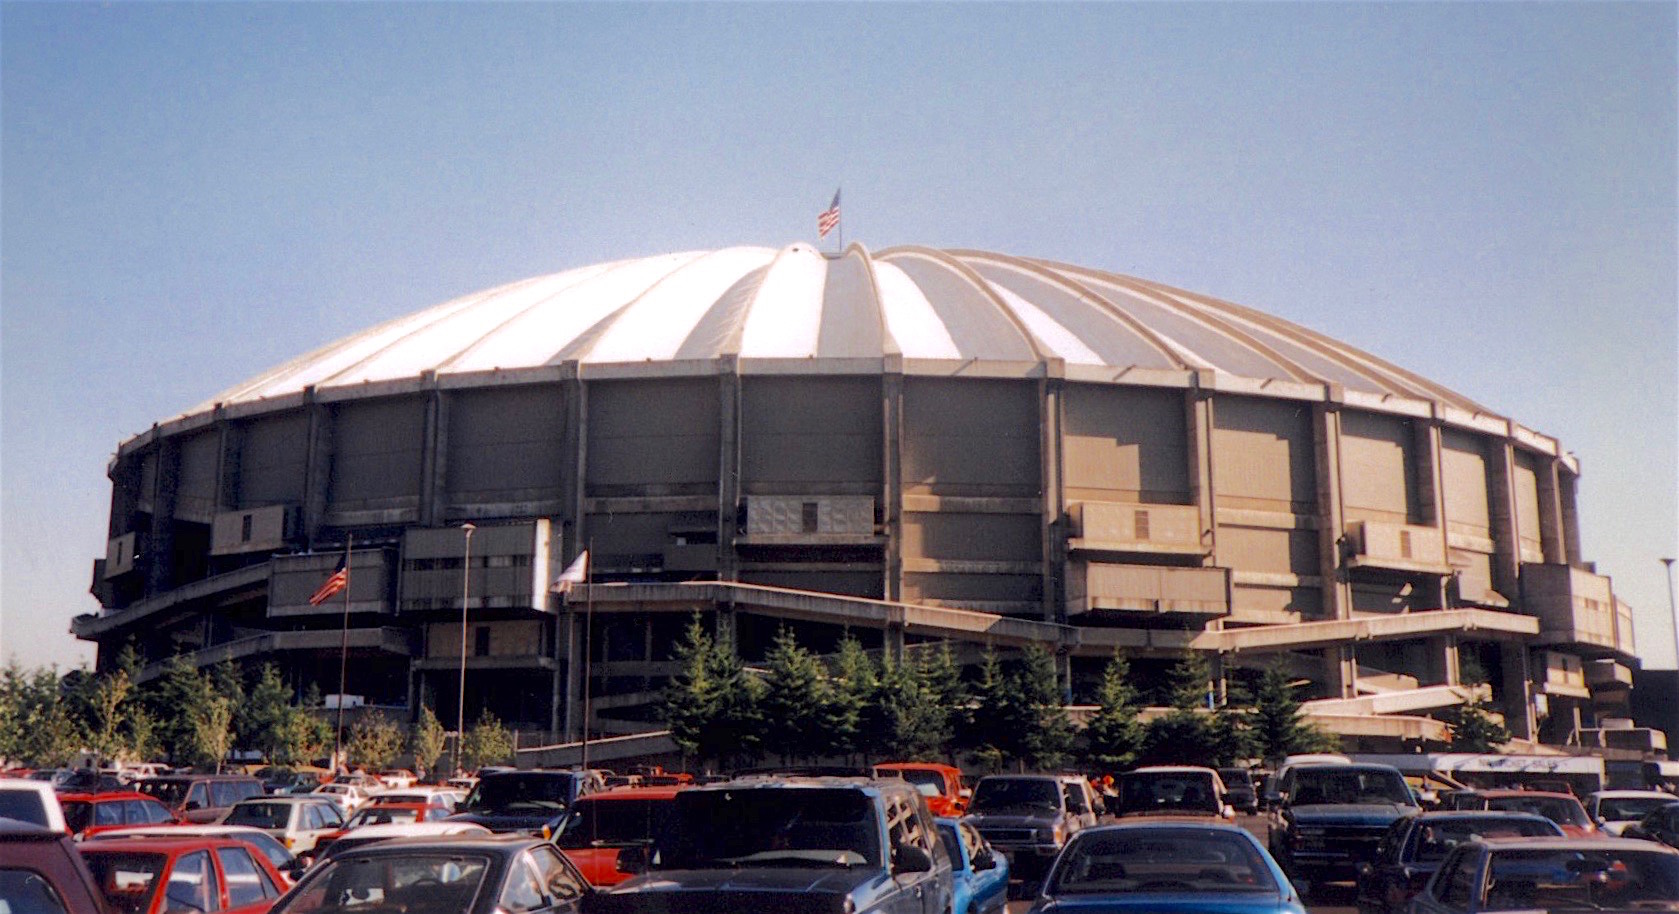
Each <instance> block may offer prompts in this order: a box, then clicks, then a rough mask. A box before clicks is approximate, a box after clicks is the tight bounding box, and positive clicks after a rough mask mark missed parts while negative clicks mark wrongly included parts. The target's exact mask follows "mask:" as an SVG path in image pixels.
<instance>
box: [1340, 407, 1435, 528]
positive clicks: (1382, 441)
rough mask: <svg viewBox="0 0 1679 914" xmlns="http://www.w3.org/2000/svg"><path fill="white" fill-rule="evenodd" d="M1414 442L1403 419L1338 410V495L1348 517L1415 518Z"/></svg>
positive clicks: (1399, 521) (1406, 520)
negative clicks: (1339, 412)
mask: <svg viewBox="0 0 1679 914" xmlns="http://www.w3.org/2000/svg"><path fill="white" fill-rule="evenodd" d="M1415 448H1416V436H1415V435H1414V434H1413V432H1412V430H1411V423H1410V422H1408V421H1406V420H1404V419H1399V418H1396V417H1393V416H1378V415H1375V414H1373V413H1362V412H1358V411H1356V410H1345V411H1343V412H1342V413H1341V497H1342V499H1343V504H1344V507H1345V510H1346V514H1347V519H1348V520H1378V521H1387V522H1390V523H1397V524H1403V523H1415V522H1417V521H1418V519H1419V515H1418V512H1417V510H1416V504H1417V484H1416V483H1417V475H1416V459H1415V454H1414V451H1415Z"/></svg>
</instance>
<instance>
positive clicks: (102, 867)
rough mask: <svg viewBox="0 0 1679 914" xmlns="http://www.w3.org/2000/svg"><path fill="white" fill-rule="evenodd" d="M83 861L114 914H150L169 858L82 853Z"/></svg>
mask: <svg viewBox="0 0 1679 914" xmlns="http://www.w3.org/2000/svg"><path fill="white" fill-rule="evenodd" d="M82 860H83V861H85V862H86V863H87V868H88V870H89V871H90V872H92V873H93V880H94V882H96V883H98V884H99V891H100V893H101V894H103V895H104V896H105V904H106V906H107V907H108V908H110V910H111V911H112V912H115V914H140V912H142V911H146V910H149V909H150V908H151V905H152V896H153V895H156V894H157V887H158V885H159V884H160V883H161V882H162V880H161V879H159V878H158V877H159V876H162V875H163V868H164V865H165V864H166V863H167V858H165V857H164V856H163V855H162V854H136V853H127V852H107V851H97V850H86V849H84V850H83V851H82Z"/></svg>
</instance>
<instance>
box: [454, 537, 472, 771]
mask: <svg viewBox="0 0 1679 914" xmlns="http://www.w3.org/2000/svg"><path fill="white" fill-rule="evenodd" d="M461 529H462V530H463V531H465V532H466V548H465V550H464V551H463V552H462V556H461V689H460V694H459V695H458V696H457V697H456V699H455V771H456V773H459V772H460V770H461V743H463V742H465V741H466V606H467V603H468V601H470V600H471V598H472V531H474V530H477V529H478V527H477V526H476V525H474V524H471V523H466V524H461Z"/></svg>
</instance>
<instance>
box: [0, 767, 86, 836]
mask: <svg viewBox="0 0 1679 914" xmlns="http://www.w3.org/2000/svg"><path fill="white" fill-rule="evenodd" d="M0 819H17V820H18V821H20V822H29V823H32V824H35V825H39V826H41V827H42V828H46V829H50V830H52V831H56V832H66V833H68V832H69V831H70V829H69V828H68V827H67V826H66V825H65V824H64V807H62V806H60V805H59V804H58V794H56V793H54V792H53V789H52V782H51V781H31V780H25V779H24V778H0Z"/></svg>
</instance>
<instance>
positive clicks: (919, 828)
mask: <svg viewBox="0 0 1679 914" xmlns="http://www.w3.org/2000/svg"><path fill="white" fill-rule="evenodd" d="M936 828H937V826H936V825H934V823H933V816H932V813H930V812H929V811H928V810H927V803H926V800H925V799H923V798H922V796H921V794H920V793H918V792H917V791H916V790H915V788H913V787H911V786H910V785H909V784H907V783H906V782H904V781H901V780H896V779H879V780H860V779H854V778H785V777H751V778H741V779H737V780H733V781H727V782H723V783H720V784H707V785H704V786H699V787H690V788H688V789H687V790H684V791H682V792H681V793H679V794H677V796H676V800H675V807H674V808H673V810H672V812H671V817H670V822H669V827H668V828H666V829H665V830H664V832H662V833H661V834H660V836H659V837H658V838H657V839H656V841H655V843H654V848H653V851H652V853H649V852H648V851H646V850H645V849H641V848H629V849H626V850H625V851H624V852H623V853H622V854H621V855H620V857H619V860H620V863H621V865H623V866H624V868H625V869H629V870H638V869H641V868H642V867H643V866H644V865H646V864H649V863H650V864H651V868H650V869H648V870H647V872H645V873H642V874H641V875H637V876H635V877H633V878H631V879H629V880H627V881H625V882H622V883H620V884H618V885H616V886H614V887H612V888H608V889H601V890H600V891H598V892H597V893H596V894H595V896H594V897H593V898H592V899H591V900H590V909H591V912H592V914H633V912H642V911H663V912H681V911H731V912H756V911H811V912H815V911H844V912H850V914H887V912H891V914H908V912H914V914H945V912H948V911H949V910H950V904H951V898H952V895H953V893H954V886H953V878H952V874H951V864H950V856H949V855H948V854H947V853H946V852H945V848H944V843H943V842H942V841H940V840H939V837H938V832H937V831H936Z"/></svg>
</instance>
